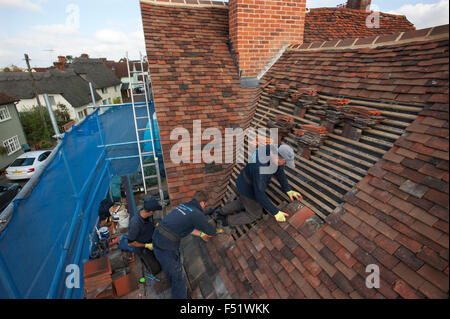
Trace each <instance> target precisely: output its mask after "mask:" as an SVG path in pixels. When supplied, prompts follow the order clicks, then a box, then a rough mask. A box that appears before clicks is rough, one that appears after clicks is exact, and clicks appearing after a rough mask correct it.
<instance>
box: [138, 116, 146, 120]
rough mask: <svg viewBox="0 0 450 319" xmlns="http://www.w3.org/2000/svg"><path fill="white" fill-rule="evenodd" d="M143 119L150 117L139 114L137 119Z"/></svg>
mask: <svg viewBox="0 0 450 319" xmlns="http://www.w3.org/2000/svg"><path fill="white" fill-rule="evenodd" d="M143 119H147V120H148V117H147V116H138V117H136V120H143Z"/></svg>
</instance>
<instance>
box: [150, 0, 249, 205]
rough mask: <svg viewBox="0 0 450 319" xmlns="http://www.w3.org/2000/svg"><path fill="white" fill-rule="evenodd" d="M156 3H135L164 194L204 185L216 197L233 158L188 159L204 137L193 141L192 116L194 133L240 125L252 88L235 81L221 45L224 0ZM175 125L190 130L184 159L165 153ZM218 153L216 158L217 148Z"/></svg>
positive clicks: (176, 199) (187, 192)
mask: <svg viewBox="0 0 450 319" xmlns="http://www.w3.org/2000/svg"><path fill="white" fill-rule="evenodd" d="M164 4H165V5H163V4H161V3H160V2H155V3H145V2H141V10H142V19H143V25H144V34H145V42H146V48H147V54H148V59H149V69H150V74H151V78H152V88H153V94H154V100H155V110H156V115H157V118H158V125H159V133H160V138H161V146H162V152H163V159H164V164H165V168H166V177H167V182H168V191H169V197H170V200H171V204H172V205H177V204H179V203H181V202H184V201H187V200H190V199H191V198H192V195H193V194H194V193H195V191H196V190H206V191H208V193H209V194H210V196H211V202H210V204H211V205H216V204H217V203H218V201H219V200H220V199H221V197H222V195H223V194H224V193H225V192H226V187H227V184H228V180H229V176H230V174H231V170H232V167H233V164H226V163H224V164H220V163H218V164H206V163H205V162H204V161H203V160H202V161H201V162H200V163H194V161H193V151H194V150H197V149H201V148H203V147H204V146H205V145H207V144H208V143H210V142H211V140H202V141H201V145H193V143H194V141H193V121H195V120H201V127H202V133H203V132H204V130H206V129H208V128H218V129H219V130H220V131H221V133H222V137H223V136H224V132H225V128H236V127H241V128H243V129H245V128H246V127H247V126H248V123H249V121H250V120H251V118H252V110H254V108H255V107H254V106H253V107H252V103H253V102H252V101H256V100H254V99H252V98H253V97H254V93H255V92H256V90H255V89H243V88H240V87H239V77H238V75H237V72H236V67H235V64H234V62H233V59H232V57H231V54H230V52H229V51H228V48H227V45H226V43H227V40H228V9H227V7H226V6H224V5H221V4H220V3H219V4H216V3H215V4H213V5H210V6H202V5H191V6H178V5H176V4H174V5H172V4H171V3H164ZM177 127H180V128H185V129H187V130H188V132H189V133H190V137H191V145H187V146H188V147H189V149H190V158H189V159H188V160H190V161H189V163H179V164H178V163H176V162H174V161H172V159H171V155H170V153H171V149H172V147H173V146H174V145H175V144H177V143H178V142H179V141H180V140H181V138H178V139H177V138H176V136H175V139H171V137H170V136H171V133H172V130H173V129H175V128H177ZM223 140H224V139H223ZM178 145H179V144H178ZM222 153H223V158H224V157H225V149H224V148H223V152H222ZM223 162H224V161H223Z"/></svg>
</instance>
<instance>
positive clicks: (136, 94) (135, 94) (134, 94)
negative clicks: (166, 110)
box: [133, 93, 145, 96]
mask: <svg viewBox="0 0 450 319" xmlns="http://www.w3.org/2000/svg"><path fill="white" fill-rule="evenodd" d="M138 95H145V93H133V96H138Z"/></svg>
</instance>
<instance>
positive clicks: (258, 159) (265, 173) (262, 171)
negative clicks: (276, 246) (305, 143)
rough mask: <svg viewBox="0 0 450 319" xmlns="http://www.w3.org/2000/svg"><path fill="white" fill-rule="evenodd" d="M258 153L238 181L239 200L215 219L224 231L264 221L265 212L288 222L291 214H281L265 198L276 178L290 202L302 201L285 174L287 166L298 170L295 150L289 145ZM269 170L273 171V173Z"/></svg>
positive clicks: (279, 220)
mask: <svg viewBox="0 0 450 319" xmlns="http://www.w3.org/2000/svg"><path fill="white" fill-rule="evenodd" d="M257 153H258V154H257V156H254V158H253V160H251V161H250V162H249V163H248V164H247V165H246V166H245V167H244V169H243V170H242V171H241V173H240V174H239V176H238V178H237V180H236V185H237V189H238V193H239V194H238V198H237V199H236V200H233V201H231V202H229V203H227V204H226V205H225V206H223V207H221V208H219V209H217V210H216V216H215V218H216V220H217V221H218V222H221V223H222V226H224V227H226V226H237V225H245V224H249V223H251V222H253V221H255V220H257V219H258V218H261V216H262V214H263V208H264V209H266V210H267V211H268V212H269V213H270V214H272V215H273V216H274V217H275V219H276V220H277V221H278V222H285V221H286V216H288V214H286V213H285V212H282V211H279V210H278V209H277V208H276V207H275V206H274V205H273V204H272V202H271V201H270V200H269V198H268V197H267V195H266V188H267V185H268V183H269V182H270V180H271V178H272V176H273V175H275V177H276V178H277V180H278V182H279V183H280V185H281V189H282V191H283V192H285V193H287V195H288V196H289V197H290V199H291V200H293V199H294V198H295V199H300V198H302V196H301V195H300V193H298V192H296V191H293V190H292V189H291V187H290V186H289V183H288V181H287V179H286V175H285V173H284V165H286V166H288V167H290V168H295V162H294V158H295V153H294V151H293V149H292V148H291V147H290V146H289V145H286V144H283V145H281V146H280V147H279V148H277V147H276V146H273V145H266V146H263V147H261V148H259V149H258V150H257ZM270 166H274V167H272V169H270Z"/></svg>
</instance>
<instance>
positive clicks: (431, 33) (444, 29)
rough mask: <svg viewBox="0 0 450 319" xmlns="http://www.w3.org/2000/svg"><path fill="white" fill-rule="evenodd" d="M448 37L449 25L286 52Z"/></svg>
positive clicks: (293, 47)
mask: <svg viewBox="0 0 450 319" xmlns="http://www.w3.org/2000/svg"><path fill="white" fill-rule="evenodd" d="M448 37H449V25H448V24H446V25H441V26H437V27H432V28H427V29H421V30H414V31H407V32H400V33H396V34H390V35H379V36H375V37H370V38H355V39H341V40H332V41H323V42H311V43H304V44H294V45H291V46H290V47H289V48H288V49H287V50H288V51H291V50H295V51H318V50H342V49H361V48H376V47H379V46H386V45H399V44H403V43H410V42H415V41H430V40H439V39H445V38H448Z"/></svg>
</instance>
